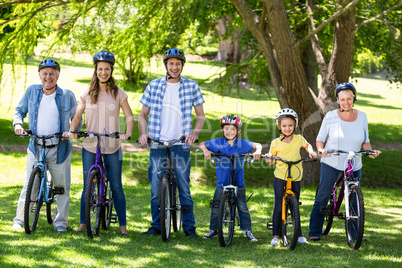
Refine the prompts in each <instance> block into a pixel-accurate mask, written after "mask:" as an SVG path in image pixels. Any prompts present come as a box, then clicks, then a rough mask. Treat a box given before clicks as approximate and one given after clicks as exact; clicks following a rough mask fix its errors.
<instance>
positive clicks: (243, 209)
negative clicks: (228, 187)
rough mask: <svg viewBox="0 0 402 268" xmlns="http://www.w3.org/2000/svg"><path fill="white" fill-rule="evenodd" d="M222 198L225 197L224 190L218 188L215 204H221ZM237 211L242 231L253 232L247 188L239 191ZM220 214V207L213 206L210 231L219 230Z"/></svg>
mask: <svg viewBox="0 0 402 268" xmlns="http://www.w3.org/2000/svg"><path fill="white" fill-rule="evenodd" d="M222 196H223V189H222V188H219V187H216V189H215V194H214V199H213V200H214V201H215V202H217V201H218V202H220V200H221V198H222ZM217 204H219V203H217ZM218 206H219V205H218ZM237 210H238V211H239V219H240V229H241V230H243V231H251V217H250V211H249V210H248V207H247V201H246V187H244V188H238V189H237ZM218 213H219V207H214V206H213V207H212V208H211V221H210V223H209V229H210V230H218Z"/></svg>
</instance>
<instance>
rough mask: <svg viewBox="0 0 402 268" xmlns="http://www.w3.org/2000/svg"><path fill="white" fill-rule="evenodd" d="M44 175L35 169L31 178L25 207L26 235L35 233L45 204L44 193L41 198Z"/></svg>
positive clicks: (37, 168) (38, 169)
mask: <svg viewBox="0 0 402 268" xmlns="http://www.w3.org/2000/svg"><path fill="white" fill-rule="evenodd" d="M42 178H43V173H42V171H41V169H40V168H39V167H35V168H34V169H33V170H32V173H31V175H30V177H29V182H28V187H27V193H26V196H25V205H24V229H25V233H27V234H31V233H32V232H34V231H35V229H36V226H37V224H38V220H39V212H40V209H41V207H42V204H43V192H42V194H41V196H39V191H40V185H41V180H42Z"/></svg>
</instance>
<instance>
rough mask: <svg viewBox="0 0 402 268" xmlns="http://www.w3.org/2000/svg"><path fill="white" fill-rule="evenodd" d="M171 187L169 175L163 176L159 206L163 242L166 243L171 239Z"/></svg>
mask: <svg viewBox="0 0 402 268" xmlns="http://www.w3.org/2000/svg"><path fill="white" fill-rule="evenodd" d="M170 194H171V193H170V187H169V177H168V175H167V174H165V175H163V177H162V183H161V193H160V200H159V203H160V204H159V206H160V210H161V234H162V240H163V241H166V240H168V239H169V237H170V230H171V223H172V218H171V217H172V214H171V211H172V210H171V204H172V201H171V195H170Z"/></svg>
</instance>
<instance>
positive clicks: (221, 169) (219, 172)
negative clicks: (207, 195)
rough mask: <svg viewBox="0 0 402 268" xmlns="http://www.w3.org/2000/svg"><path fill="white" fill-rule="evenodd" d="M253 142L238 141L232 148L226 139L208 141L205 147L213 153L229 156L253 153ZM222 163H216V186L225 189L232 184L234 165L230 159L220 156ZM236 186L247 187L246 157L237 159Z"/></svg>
mask: <svg viewBox="0 0 402 268" xmlns="http://www.w3.org/2000/svg"><path fill="white" fill-rule="evenodd" d="M253 144H254V143H253V142H251V141H248V140H244V139H236V140H235V142H234V143H233V145H232V146H231V145H230V144H229V143H228V142H227V141H226V139H225V138H216V139H214V140H210V141H206V142H205V146H206V147H207V149H208V150H210V151H211V152H214V153H217V152H218V151H220V152H221V153H223V154H227V155H236V154H244V153H247V152H252V151H253ZM219 158H220V161H219V162H217V163H216V177H217V182H216V186H217V187H219V188H223V186H226V185H229V182H230V170H231V168H232V163H231V161H230V159H229V158H227V157H224V156H220V157H219ZM234 164H235V186H237V187H239V188H243V187H245V183H244V157H239V158H236V160H235V162H234Z"/></svg>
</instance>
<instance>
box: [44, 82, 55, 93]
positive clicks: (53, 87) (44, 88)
mask: <svg viewBox="0 0 402 268" xmlns="http://www.w3.org/2000/svg"><path fill="white" fill-rule="evenodd" d="M56 87H57V84H56V85H55V86H54V87H51V88H45V87H42V88H43V89H44V90H48V91H50V90H53V89H54V88H56Z"/></svg>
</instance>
